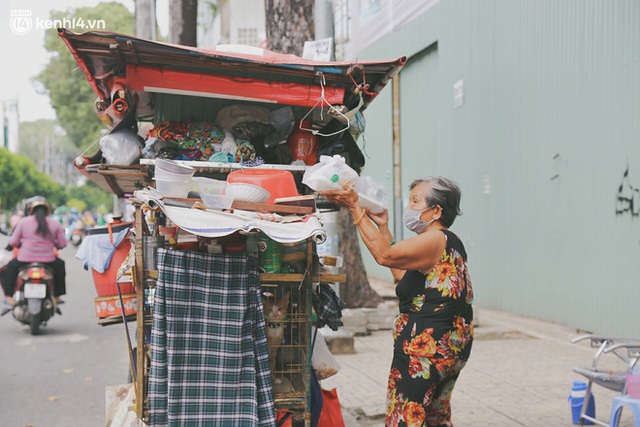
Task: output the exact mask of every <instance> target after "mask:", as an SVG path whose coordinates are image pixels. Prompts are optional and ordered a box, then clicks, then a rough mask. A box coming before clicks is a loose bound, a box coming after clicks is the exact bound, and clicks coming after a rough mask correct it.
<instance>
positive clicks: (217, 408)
mask: <svg viewBox="0 0 640 427" xmlns="http://www.w3.org/2000/svg"><path fill="white" fill-rule="evenodd" d="M158 270H159V280H158V283H157V287H156V293H155V305H154V313H153V330H152V334H151V372H150V376H149V425H150V426H167V425H168V426H178V425H181V426H182V425H188V426H208V427H210V426H211V427H215V426H224V427H245V426H270V427H271V426H275V409H274V401H273V392H272V385H271V375H270V371H269V355H268V353H267V340H266V335H265V320H264V312H263V310H262V302H261V300H260V297H259V292H260V282H259V274H258V259H257V256H255V255H248V254H223V255H220V254H218V255H207V254H200V253H195V252H182V251H174V250H164V249H160V250H159V251H158Z"/></svg>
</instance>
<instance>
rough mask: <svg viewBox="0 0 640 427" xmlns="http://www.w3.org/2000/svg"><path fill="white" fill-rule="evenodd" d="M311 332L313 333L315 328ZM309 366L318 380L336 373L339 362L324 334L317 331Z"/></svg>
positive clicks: (338, 368)
mask: <svg viewBox="0 0 640 427" xmlns="http://www.w3.org/2000/svg"><path fill="white" fill-rule="evenodd" d="M312 332H313V333H314V334H315V333H316V329H315V328H313V330H312ZM311 366H313V369H314V370H315V371H316V377H317V378H318V380H319V381H321V380H324V379H326V378H329V377H331V376H333V375H335V374H337V373H338V371H339V370H340V364H339V363H338V361H337V360H336V358H335V357H333V354H331V351H330V350H329V346H327V342H326V341H325V340H324V336H323V335H322V334H321V333H320V331H318V333H317V335H316V341H315V342H314V343H313V353H311Z"/></svg>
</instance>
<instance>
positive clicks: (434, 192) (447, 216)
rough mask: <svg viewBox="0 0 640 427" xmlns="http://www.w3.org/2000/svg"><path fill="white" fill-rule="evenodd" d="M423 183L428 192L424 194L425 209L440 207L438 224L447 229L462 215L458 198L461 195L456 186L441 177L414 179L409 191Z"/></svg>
mask: <svg viewBox="0 0 640 427" xmlns="http://www.w3.org/2000/svg"><path fill="white" fill-rule="evenodd" d="M423 182H425V183H427V184H429V190H427V193H426V194H425V197H424V198H425V201H426V202H427V207H431V206H440V207H441V208H442V217H441V218H440V224H442V225H444V226H445V227H447V228H449V227H451V225H452V224H453V221H455V219H456V217H457V216H458V215H462V212H461V211H460V198H461V197H462V193H461V191H460V187H458V184H456V183H455V182H453V181H451V180H450V179H447V178H445V177H442V176H430V177H427V178H420V179H416V180H415V181H413V182H412V183H411V185H410V186H409V190H413V188H414V187H415V186H416V185H419V184H422V183H423Z"/></svg>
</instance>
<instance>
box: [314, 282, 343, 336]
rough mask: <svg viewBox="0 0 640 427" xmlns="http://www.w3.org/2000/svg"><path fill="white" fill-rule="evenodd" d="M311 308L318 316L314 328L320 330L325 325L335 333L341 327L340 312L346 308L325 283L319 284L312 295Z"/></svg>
mask: <svg viewBox="0 0 640 427" xmlns="http://www.w3.org/2000/svg"><path fill="white" fill-rule="evenodd" d="M312 304H313V308H314V310H315V311H316V314H317V315H318V321H317V323H316V326H317V327H318V328H322V327H323V326H325V325H327V326H328V327H330V328H331V329H332V330H334V331H337V330H338V327H340V326H342V325H343V323H342V310H343V309H344V308H345V307H346V304H345V303H344V301H342V300H341V299H340V298H339V297H338V295H336V293H335V291H334V290H333V289H332V288H331V286H329V285H328V284H326V283H320V284H319V285H318V288H317V289H316V291H315V292H314V293H313V299H312Z"/></svg>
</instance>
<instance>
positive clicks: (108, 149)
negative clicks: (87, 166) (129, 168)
mask: <svg viewBox="0 0 640 427" xmlns="http://www.w3.org/2000/svg"><path fill="white" fill-rule="evenodd" d="M143 147H144V145H143V144H142V142H141V141H140V138H138V135H136V134H135V133H134V132H132V131H130V130H129V129H123V130H120V131H118V132H114V133H110V134H108V135H105V136H103V137H102V138H100V149H101V150H102V155H103V156H104V158H105V159H106V160H107V163H108V164H112V165H130V164H132V163H133V162H135V161H136V160H138V159H139V158H140V155H141V154H142V149H143Z"/></svg>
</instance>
